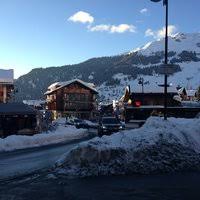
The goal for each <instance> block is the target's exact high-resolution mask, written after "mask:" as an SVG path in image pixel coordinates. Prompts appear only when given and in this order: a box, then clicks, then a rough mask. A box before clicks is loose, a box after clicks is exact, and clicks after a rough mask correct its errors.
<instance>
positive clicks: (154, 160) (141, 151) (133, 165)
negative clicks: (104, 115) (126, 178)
mask: <svg viewBox="0 0 200 200" xmlns="http://www.w3.org/2000/svg"><path fill="white" fill-rule="evenodd" d="M199 169H200V119H176V118H169V119H168V121H164V120H163V119H161V118H158V117H151V118H149V119H148V120H147V122H146V123H145V125H144V126H143V127H141V128H140V129H135V130H129V131H123V132H119V133H116V134H113V135H111V136H103V137H102V138H97V137H96V138H94V139H92V140H90V141H88V142H83V143H81V144H80V145H79V146H78V147H75V148H74V149H72V150H71V151H70V152H68V153H66V154H65V155H63V157H62V158H61V159H60V160H59V161H58V162H57V163H56V166H55V171H56V172H57V173H59V174H65V175H69V176H80V177H85V176H97V175H112V174H113V175H118V174H132V173H142V174H149V173H165V172H173V171H181V170H199Z"/></svg>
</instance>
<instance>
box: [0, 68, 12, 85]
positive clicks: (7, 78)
mask: <svg viewBox="0 0 200 200" xmlns="http://www.w3.org/2000/svg"><path fill="white" fill-rule="evenodd" d="M13 82H14V71H13V69H0V83H13Z"/></svg>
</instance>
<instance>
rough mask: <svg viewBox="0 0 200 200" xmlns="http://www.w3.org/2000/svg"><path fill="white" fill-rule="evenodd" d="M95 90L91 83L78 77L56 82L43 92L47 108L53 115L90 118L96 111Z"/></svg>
mask: <svg viewBox="0 0 200 200" xmlns="http://www.w3.org/2000/svg"><path fill="white" fill-rule="evenodd" d="M97 94H98V92H97V90H96V89H95V88H94V85H93V84H91V83H86V82H83V81H81V80H79V79H75V80H71V81H67V82H57V83H54V84H52V85H50V86H49V87H48V90H47V92H45V96H46V103H47V109H48V110H51V111H52V112H53V113H54V116H55V117H57V116H59V115H60V116H74V117H78V118H83V119H91V118H93V117H94V115H95V113H96V111H97V101H96V100H97Z"/></svg>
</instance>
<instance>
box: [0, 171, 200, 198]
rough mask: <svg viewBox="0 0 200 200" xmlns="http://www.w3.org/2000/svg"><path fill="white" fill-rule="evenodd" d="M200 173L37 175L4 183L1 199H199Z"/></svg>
mask: <svg viewBox="0 0 200 200" xmlns="http://www.w3.org/2000/svg"><path fill="white" fill-rule="evenodd" d="M199 197H200V173H195V172H192V173H191V172H185V173H174V174H160V175H159V174H158V175H155V174H154V175H130V176H110V177H103V176H102V177H93V178H85V179H83V178H82V179H67V178H66V177H62V176H61V177H56V176H53V175H52V174H42V175H34V176H32V177H30V176H29V177H24V178H23V179H19V180H14V181H12V182H4V183H3V184H1V183H0V200H11V199H14V200H27V199H28V200H35V199H38V200H57V199H59V200H62V199H63V200H66V199H67V200H129V199H130V200H133V199H134V200H144V199H145V200H157V199H159V200H199Z"/></svg>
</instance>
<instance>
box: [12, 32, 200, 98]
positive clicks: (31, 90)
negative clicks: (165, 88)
mask: <svg viewBox="0 0 200 200" xmlns="http://www.w3.org/2000/svg"><path fill="white" fill-rule="evenodd" d="M163 49H164V40H163V39H162V40H159V41H154V42H152V43H148V44H147V45H145V46H143V47H141V48H138V49H137V50H133V51H131V52H129V53H127V54H122V55H118V56H112V57H100V58H92V59H89V60H87V61H85V62H83V63H80V64H76V65H66V66H61V67H49V68H45V69H44V68H37V69H33V70H32V71H31V72H29V73H28V74H26V75H24V76H21V77H20V78H18V79H17V80H16V82H15V84H16V86H17V88H18V93H17V95H16V99H17V100H23V99H41V98H43V93H44V92H45V90H46V89H47V87H48V86H49V85H50V84H52V83H53V82H56V81H67V80H70V79H73V78H79V79H82V80H84V81H87V82H94V83H95V84H96V85H97V86H98V89H99V91H100V96H101V99H102V100H109V99H113V98H118V97H120V96H121V95H122V94H123V90H124V88H125V86H126V85H127V84H130V85H131V86H132V87H131V88H132V90H134V87H138V81H137V78H138V77H143V78H144V79H145V81H146V82H147V83H149V84H153V85H156V84H157V83H163V76H162V75H160V65H161V64H162V63H163V61H164V51H163ZM169 62H170V63H174V64H176V68H175V70H174V74H173V75H172V76H170V77H169V81H170V82H172V83H173V84H174V85H181V86H188V87H192V88H197V87H198V85H200V33H196V34H182V33H180V34H177V35H175V36H174V37H169Z"/></svg>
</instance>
